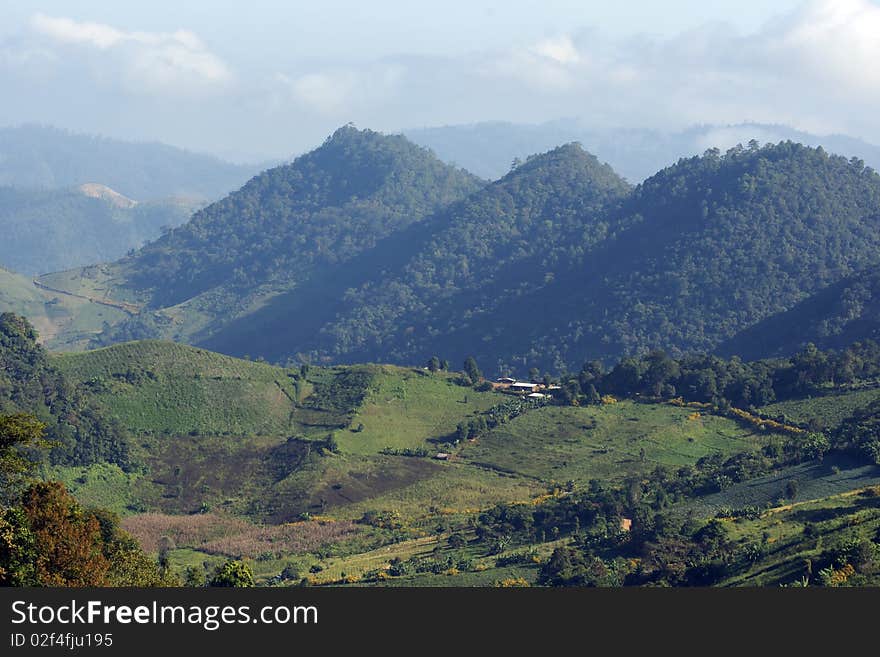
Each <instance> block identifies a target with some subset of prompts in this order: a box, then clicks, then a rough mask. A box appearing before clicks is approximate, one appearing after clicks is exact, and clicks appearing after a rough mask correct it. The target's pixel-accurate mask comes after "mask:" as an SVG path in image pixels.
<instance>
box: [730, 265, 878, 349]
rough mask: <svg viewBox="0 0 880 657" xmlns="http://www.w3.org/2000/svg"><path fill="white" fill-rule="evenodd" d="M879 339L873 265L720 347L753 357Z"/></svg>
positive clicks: (876, 284) (753, 327)
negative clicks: (811, 344) (812, 345)
mask: <svg viewBox="0 0 880 657" xmlns="http://www.w3.org/2000/svg"><path fill="white" fill-rule="evenodd" d="M878 338H880V268H878V267H871V268H870V269H868V270H866V271H863V272H859V273H857V274H855V275H853V276H850V277H848V278H846V279H844V280H842V281H840V282H838V283H834V284H833V285H830V286H828V287H826V288H824V289H822V290H820V291H819V292H817V293H816V294H814V295H812V296H810V297H808V298H807V299H805V300H804V301H801V302H800V303H798V304H797V305H796V306H794V307H793V308H791V309H790V310H788V311H786V312H783V313H779V314H778V315H773V316H772V317H768V318H767V319H765V320H764V321H762V322H759V323H757V324H755V325H754V326H751V327H749V328H747V329H745V330H744V331H741V332H740V333H737V334H736V335H735V336H733V337H732V338H731V339H730V340H727V341H726V342H724V343H723V344H721V345H720V346H719V347H718V350H717V351H718V353H720V354H725V355H726V354H737V355H739V356H742V357H743V358H745V359H750V358H753V357H754V356H755V354H761V355H766V356H776V355H786V354H792V353H794V352H796V351H798V350H799V349H801V348H803V347H804V346H805V345H806V344H808V343H811V342H812V343H813V344H815V345H817V346H818V347H820V348H822V349H841V348H844V347H846V346H848V345H850V344H852V343H854V342H860V341H863V340H867V339H871V340H878Z"/></svg>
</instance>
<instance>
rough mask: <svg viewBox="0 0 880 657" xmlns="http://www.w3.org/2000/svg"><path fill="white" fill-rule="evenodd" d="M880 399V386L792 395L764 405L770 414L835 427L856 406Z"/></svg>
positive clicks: (860, 406)
mask: <svg viewBox="0 0 880 657" xmlns="http://www.w3.org/2000/svg"><path fill="white" fill-rule="evenodd" d="M878 399H880V388H873V389H869V390H855V391H847V392H836V393H832V394H828V395H823V396H820V397H808V398H806V399H792V400H788V401H784V402H778V403H776V404H770V405H768V406H764V407H763V408H761V409H760V410H761V412H762V413H764V414H766V415H770V416H776V415H785V417H786V418H787V419H789V420H792V421H794V422H797V423H798V424H809V423H810V422H816V423H818V425H819V426H821V427H827V428H828V429H834V428H836V427H838V426H840V424H841V423H842V422H843V421H844V420H846V419H847V418H848V417H850V416H851V415H852V414H853V413H854V412H855V411H856V410H858V409H860V408H864V407H865V406H868V405H869V404H871V403H872V402H875V401H877V400H878Z"/></svg>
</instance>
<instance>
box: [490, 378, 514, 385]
mask: <svg viewBox="0 0 880 657" xmlns="http://www.w3.org/2000/svg"><path fill="white" fill-rule="evenodd" d="M495 382H496V383H504V384H506V385H511V384H513V383H516V379H511V378H510V377H509V376H499V377H498V378H497V379H495Z"/></svg>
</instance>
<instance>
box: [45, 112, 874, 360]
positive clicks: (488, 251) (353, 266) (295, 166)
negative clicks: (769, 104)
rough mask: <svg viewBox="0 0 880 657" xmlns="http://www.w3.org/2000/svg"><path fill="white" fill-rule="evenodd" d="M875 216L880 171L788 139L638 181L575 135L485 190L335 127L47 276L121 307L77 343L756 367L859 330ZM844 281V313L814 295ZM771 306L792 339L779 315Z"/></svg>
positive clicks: (400, 144) (378, 138)
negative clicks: (660, 353) (124, 246)
mask: <svg viewBox="0 0 880 657" xmlns="http://www.w3.org/2000/svg"><path fill="white" fill-rule="evenodd" d="M878 220H880V176H878V175H877V174H876V173H875V172H874V171H873V170H872V169H870V168H869V167H866V166H865V165H864V163H863V162H862V161H861V160H859V159H857V158H846V157H842V156H837V155H831V154H829V153H828V152H826V151H825V150H823V149H822V148H821V147H818V148H812V147H807V146H803V145H800V144H797V143H794V142H790V141H786V142H780V143H778V144H769V145H765V146H760V145H759V144H758V143H757V142H754V141H753V142H750V143H749V144H748V145H747V146H742V145H738V146H736V147H734V148H732V149H730V150H728V151H726V152H724V153H722V152H721V151H719V150H718V149H710V150H708V151H706V152H705V153H704V154H703V155H701V156H696V157H691V158H686V159H681V160H679V161H678V162H677V163H675V164H673V165H672V166H669V167H667V168H665V169H663V170H661V171H659V172H658V173H656V174H655V175H653V176H651V177H649V178H648V179H647V180H645V181H644V182H643V183H641V184H639V185H638V186H635V187H632V186H630V185H629V184H628V183H627V182H626V181H625V180H624V179H623V178H622V177H620V176H619V175H617V174H616V173H615V172H614V171H613V170H612V169H611V167H609V166H608V165H606V164H603V163H601V162H600V161H599V160H598V159H597V158H596V157H594V156H593V155H591V154H589V153H588V152H586V151H585V150H583V148H582V147H581V146H580V145H579V144H577V143H571V144H566V145H563V146H560V147H558V148H555V149H553V150H551V151H549V152H547V153H544V154H540V155H535V156H531V157H529V158H527V160H526V161H525V162H521V163H517V166H515V167H514V168H513V169H512V170H511V171H510V172H509V173H508V174H507V175H505V176H504V177H502V178H500V179H499V180H496V181H494V182H486V181H484V180H482V179H479V178H477V177H475V176H473V175H471V174H469V173H467V172H466V171H464V170H461V169H458V168H455V167H453V166H450V165H447V164H444V163H443V162H441V161H440V160H439V159H438V158H437V157H435V155H434V154H433V153H432V152H431V151H429V150H427V149H424V148H421V147H418V146H415V145H414V144H412V143H411V142H409V141H408V140H407V139H405V138H404V137H402V136H397V135H395V136H388V135H382V134H380V133H376V132H372V131H369V130H358V129H356V128H354V127H353V126H345V127H343V128H341V129H339V130H338V131H336V132H335V133H334V134H333V135H332V136H331V137H329V138H328V139H327V140H326V141H325V143H324V144H323V145H322V146H320V147H319V148H317V149H316V150H314V151H312V152H311V153H308V154H306V155H303V156H301V157H299V158H297V159H296V160H294V161H293V162H291V163H290V164H286V165H282V166H279V167H275V168H273V169H269V170H268V171H265V172H263V173H262V174H259V175H258V176H256V177H255V178H253V179H251V180H250V181H249V182H248V183H247V184H246V185H245V186H244V187H242V188H241V189H240V190H238V191H236V192H233V193H232V194H230V195H228V196H227V197H225V198H224V199H222V200H220V201H218V202H216V203H213V204H211V205H209V206H207V207H205V208H203V209H201V210H199V211H198V212H196V213H195V214H194V215H193V217H192V219H191V220H190V221H189V222H188V223H186V224H184V225H182V226H180V227H178V228H175V229H173V230H171V231H169V232H168V233H167V234H165V235H164V236H162V237H161V238H159V239H158V240H156V241H155V242H152V243H150V244H148V245H146V246H144V247H143V248H141V249H140V250H137V251H136V252H135V253H133V254H132V255H129V256H127V257H125V258H122V259H121V260H118V261H116V262H114V263H111V264H109V265H101V266H92V267H87V268H84V269H75V270H70V271H66V272H61V273H56V274H52V275H49V276H45V277H43V278H41V281H42V282H43V283H45V284H46V285H49V286H51V287H52V288H53V289H58V290H63V291H66V292H70V293H73V294H81V295H85V296H89V297H96V296H98V297H103V298H105V299H106V300H109V301H111V302H125V303H127V304H129V305H130V307H131V308H136V309H137V311H136V312H131V313H128V316H127V317H126V318H125V319H124V320H122V321H118V322H112V323H111V325H109V326H104V327H103V330H102V331H101V332H100V334H99V335H96V336H95V338H94V340H93V344H110V343H113V342H119V341H125V340H130V339H139V338H148V337H159V338H169V339H174V340H178V341H183V342H188V343H191V344H195V345H199V346H204V347H207V348H210V349H215V350H218V351H221V352H224V353H228V354H231V355H238V356H243V355H247V356H249V357H264V358H266V359H268V360H270V361H275V362H287V361H312V362H343V363H345V362H362V361H381V362H395V363H418V362H422V361H424V360H426V359H427V358H428V357H430V356H431V355H434V354H437V355H440V356H441V357H443V358H448V359H450V360H453V361H458V360H460V359H463V358H464V357H465V356H467V355H474V356H476V357H477V359H478V361H480V362H481V363H482V364H483V365H484V367H485V368H486V369H487V370H489V371H495V370H499V371H500V370H509V369H514V370H517V371H525V370H527V369H529V368H531V367H538V368H540V369H552V370H555V371H559V370H565V369H569V370H570V369H573V368H577V367H579V366H580V364H582V363H583V362H584V361H586V360H592V359H601V360H606V361H613V360H614V359H617V358H619V357H620V356H622V355H625V354H630V353H638V352H644V351H646V350H649V349H653V348H661V349H665V350H667V351H669V352H671V353H674V354H681V353H684V352H694V351H698V352H713V351H720V352H725V353H733V352H736V353H740V354H742V355H748V356H749V357H761V356H765V355H773V354H782V353H788V352H791V351H792V350H794V349H797V348H799V346H802V345H803V344H806V343H807V342H810V341H813V342H817V343H820V344H822V345H826V346H834V345H835V344H838V343H842V342H844V341H851V340H857V339H863V338H865V337H871V335H873V331H874V328H873V324H872V323H871V321H870V318H868V317H865V318H862V315H863V314H870V313H871V312H872V310H871V309H872V308H873V307H874V305H873V304H872V299H873V290H874V289H875V288H874V286H873V285H872V284H871V283H870V281H871V280H873V278H872V276H874V275H873V274H872V273H871V272H872V271H873V269H872V268H874V267H876V266H878V265H880V257H878V246H880V232H878V231H877V223H878ZM835 286H837V287H835ZM841 286H842V287H841ZM838 289H839V290H840V291H841V294H842V293H843V292H842V291H843V290H846V291H847V296H846V298H847V299H849V301H846V302H845V305H841V303H827V302H826V301H827V299H826V298H832V297H833V298H836V297H837V294H838V293H837V292H836V291H835V290H838ZM822 295H825V296H824V297H823V296H822ZM852 299H855V300H854V301H853V300H852ZM786 313H795V316H797V317H798V321H797V322H796V324H797V330H792V329H789V330H786V331H781V330H780V329H779V328H778V327H776V326H777V325H776V324H774V321H779V322H782V324H783V325H786V324H789V323H790V322H789V320H787V319H784V318H786V317H791V316H792V315H786ZM774 318H776V319H774ZM863 320H864V321H863ZM774 327H776V328H774ZM768 335H769V337H768Z"/></svg>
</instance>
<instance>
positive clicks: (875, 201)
mask: <svg viewBox="0 0 880 657" xmlns="http://www.w3.org/2000/svg"><path fill="white" fill-rule="evenodd" d="M878 217H880V177H878V176H877V174H876V173H875V172H874V171H873V170H871V169H869V168H866V167H865V166H864V164H863V163H862V162H861V161H859V160H856V159H853V160H847V159H845V158H842V157H838V156H829V155H828V154H827V153H825V152H824V151H823V150H821V149H812V148H807V147H804V146H800V145H797V144H793V143H790V142H786V143H782V144H779V145H775V146H773V145H770V146H765V147H762V148H761V147H758V146H757V145H755V144H752V145H751V146H750V147H748V148H737V149H732V150H731V151H728V152H727V153H726V154H723V155H722V154H720V153H718V152H717V151H713V152H709V153H707V154H706V155H704V156H702V157H697V158H691V159H689V160H683V161H681V162H679V163H678V164H676V165H675V166H673V167H670V168H668V169H665V170H664V171H661V172H660V173H658V174H657V175H656V176H654V177H652V178H650V179H648V180H647V181H646V182H645V183H643V184H642V185H640V186H639V187H637V188H636V189H635V190H634V192H633V194H632V195H631V196H630V197H628V198H627V199H626V200H625V201H624V202H623V203H622V204H621V206H620V207H619V208H616V209H615V210H614V211H613V212H612V213H611V215H610V217H609V219H608V221H609V223H610V224H611V225H612V226H618V227H619V228H618V229H617V230H615V231H612V234H611V235H610V236H609V238H608V239H607V240H606V241H605V242H604V243H603V244H601V245H599V246H598V247H596V248H594V249H592V250H591V252H590V253H589V255H588V256H587V257H585V258H583V259H582V261H581V262H579V263H577V264H576V265H575V266H573V267H571V268H569V269H567V270H563V271H560V272H558V273H557V274H556V276H555V277H554V280H553V281H552V282H550V283H549V284H548V285H547V286H546V287H544V288H543V289H541V290H540V291H539V292H536V293H533V294H531V295H525V296H524V297H523V298H522V299H518V300H515V301H513V302H511V303H509V304H505V305H504V306H502V307H501V308H500V309H499V311H498V312H497V313H495V314H493V315H491V316H488V317H486V318H485V319H484V320H483V321H482V322H481V324H480V326H479V327H478V329H477V331H478V332H477V333H476V335H479V336H480V341H479V342H477V341H476V340H475V341H473V342H472V347H471V350H472V351H473V352H475V353H477V354H478V355H480V356H481V358H482V359H483V360H484V361H488V362H490V363H493V362H496V359H497V358H498V354H499V353H501V354H504V353H506V354H508V355H509V357H510V356H513V355H514V354H520V355H521V359H512V358H511V359H510V360H508V361H506V362H507V364H508V365H511V366H518V367H520V368H521V367H522V366H523V365H527V364H528V363H530V362H532V360H533V359H534V360H536V361H537V364H538V366H539V367H542V369H543V368H545V367H547V368H555V369H562V368H571V367H573V366H574V364H575V363H577V362H579V361H583V360H586V359H590V358H600V359H606V360H613V359H614V358H616V357H619V356H621V355H623V354H629V353H635V352H639V351H644V350H647V349H650V348H653V347H661V348H664V349H667V350H670V351H672V352H673V353H683V352H694V351H702V352H711V351H713V350H714V349H715V348H717V347H718V346H719V345H720V344H721V343H722V342H724V341H725V340H727V339H729V338H731V337H732V336H734V335H736V334H737V333H738V332H740V331H742V330H744V329H745V328H748V327H750V326H752V325H754V324H756V323H758V322H760V321H762V320H764V319H766V318H768V317H770V316H772V315H775V314H777V313H780V312H784V311H786V310H788V309H789V308H791V307H792V306H794V305H795V304H796V303H798V302H800V301H802V300H803V299H805V298H806V297H807V296H808V295H810V294H812V293H815V292H817V291H819V290H820V289H822V288H823V287H825V286H827V285H829V284H832V283H834V282H836V281H839V280H841V279H843V278H845V277H847V276H849V275H851V274H853V273H854V272H856V271H858V270H859V269H861V268H863V267H865V266H868V265H870V264H872V263H875V262H876V258H877V256H876V254H877V243H878V233H877V232H876V229H875V226H876V222H877V220H878ZM509 317H524V318H525V317H527V318H529V322H528V324H527V326H525V327H522V330H521V331H518V332H517V337H516V339H515V338H513V337H512V336H511V335H510V332H509V331H507V330H506V327H507V326H508V323H507V322H504V321H502V318H509ZM472 333H473V331H472ZM446 339H447V340H448V342H447V344H449V346H450V347H451V346H452V344H451V343H454V342H455V340H456V336H455V335H451V336H450V335H449V334H447V338H446ZM517 342H518V344H517ZM495 345H498V347H501V346H502V345H504V347H506V348H498V347H496V348H495V349H492V347H493V346H495ZM443 346H445V345H444V344H442V343H441V344H440V345H439V346H438V351H440V352H441V353H444V352H445V351H444V350H443V349H442V347H443ZM753 355H759V354H753ZM520 363H521V364H522V365H520Z"/></svg>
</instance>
